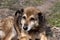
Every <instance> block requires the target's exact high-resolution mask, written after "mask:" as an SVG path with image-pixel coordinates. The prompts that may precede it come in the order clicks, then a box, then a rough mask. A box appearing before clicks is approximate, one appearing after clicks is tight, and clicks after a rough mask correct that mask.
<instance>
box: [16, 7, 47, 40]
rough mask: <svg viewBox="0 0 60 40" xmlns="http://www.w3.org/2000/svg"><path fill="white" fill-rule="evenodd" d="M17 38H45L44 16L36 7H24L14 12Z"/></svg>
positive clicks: (34, 39) (27, 39) (22, 39)
mask: <svg viewBox="0 0 60 40" xmlns="http://www.w3.org/2000/svg"><path fill="white" fill-rule="evenodd" d="M15 27H16V29H17V33H18V38H19V40H47V36H46V31H45V17H44V15H43V13H42V12H41V11H40V10H39V9H37V8H36V7H26V8H22V9H21V10H17V11H16V13H15Z"/></svg>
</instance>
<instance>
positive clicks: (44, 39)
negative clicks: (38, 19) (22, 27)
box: [39, 31, 47, 40]
mask: <svg viewBox="0 0 60 40" xmlns="http://www.w3.org/2000/svg"><path fill="white" fill-rule="evenodd" d="M39 37H40V40H47V36H46V34H45V31H44V32H42V33H40V34H39Z"/></svg>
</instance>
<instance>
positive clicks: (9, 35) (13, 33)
mask: <svg viewBox="0 0 60 40" xmlns="http://www.w3.org/2000/svg"><path fill="white" fill-rule="evenodd" d="M15 35H16V31H15V29H14V27H12V28H11V29H10V31H9V33H8V34H7V35H6V36H5V38H4V39H3V40H11V39H12V38H13V37H14V36H15Z"/></svg>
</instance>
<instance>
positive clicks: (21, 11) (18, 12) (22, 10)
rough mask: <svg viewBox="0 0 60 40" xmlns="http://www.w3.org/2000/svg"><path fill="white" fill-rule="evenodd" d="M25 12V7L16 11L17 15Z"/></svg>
mask: <svg viewBox="0 0 60 40" xmlns="http://www.w3.org/2000/svg"><path fill="white" fill-rule="evenodd" d="M23 12H24V9H23V8H22V9H21V10H17V11H16V13H15V16H21V15H22V14H23Z"/></svg>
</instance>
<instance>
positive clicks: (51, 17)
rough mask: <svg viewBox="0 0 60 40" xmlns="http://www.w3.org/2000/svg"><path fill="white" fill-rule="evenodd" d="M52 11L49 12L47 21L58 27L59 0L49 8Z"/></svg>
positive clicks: (59, 20)
mask: <svg viewBox="0 0 60 40" xmlns="http://www.w3.org/2000/svg"><path fill="white" fill-rule="evenodd" d="M50 10H51V11H52V12H51V14H49V18H48V19H47V21H48V22H49V23H50V24H51V25H52V26H56V27H60V2H57V3H55V5H54V6H53V7H52V8H50Z"/></svg>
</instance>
